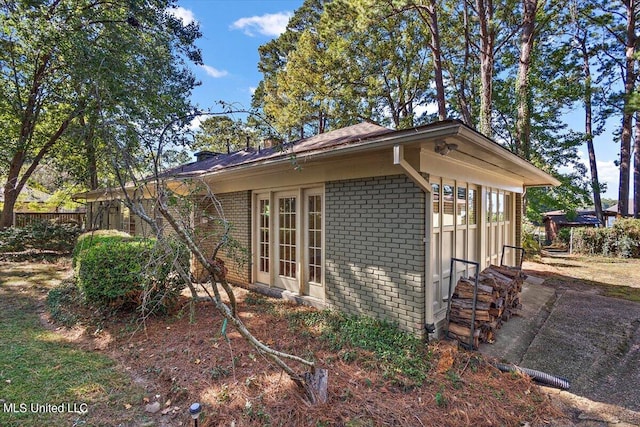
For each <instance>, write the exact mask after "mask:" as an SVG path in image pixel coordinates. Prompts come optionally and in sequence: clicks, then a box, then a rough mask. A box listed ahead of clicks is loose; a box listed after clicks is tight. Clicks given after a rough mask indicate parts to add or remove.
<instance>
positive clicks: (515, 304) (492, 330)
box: [449, 265, 526, 345]
mask: <svg viewBox="0 0 640 427" xmlns="http://www.w3.org/2000/svg"><path fill="white" fill-rule="evenodd" d="M525 277H526V276H525V275H524V274H523V273H522V272H520V271H518V270H513V269H509V268H506V267H500V266H495V265H491V266H489V267H487V268H486V269H484V270H483V271H482V272H480V273H479V274H478V286H477V288H476V291H475V293H476V295H475V298H476V299H475V302H474V299H473V298H474V287H475V281H474V280H473V279H468V278H461V279H460V280H458V283H457V284H456V287H455V289H454V291H453V295H452V296H451V303H450V311H449V331H450V336H453V337H454V338H456V339H459V340H460V341H462V342H464V343H468V342H469V335H470V331H471V318H472V317H474V320H475V322H474V343H476V344H474V345H477V342H493V341H494V340H495V336H496V331H497V330H498V329H500V327H501V326H502V322H503V321H507V320H509V319H510V318H511V316H512V315H514V314H517V311H518V308H519V307H520V306H521V304H520V292H521V290H522V284H523V282H524V278H525ZM474 305H475V316H474V313H473V308H474Z"/></svg>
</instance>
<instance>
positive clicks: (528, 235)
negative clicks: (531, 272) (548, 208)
mask: <svg viewBox="0 0 640 427" xmlns="http://www.w3.org/2000/svg"><path fill="white" fill-rule="evenodd" d="M537 233H538V231H537V227H536V226H535V225H533V224H532V223H531V222H529V221H526V220H525V221H523V223H522V247H523V248H524V253H525V258H526V257H532V256H534V255H539V254H540V242H539V239H540V237H539V236H538V234H537Z"/></svg>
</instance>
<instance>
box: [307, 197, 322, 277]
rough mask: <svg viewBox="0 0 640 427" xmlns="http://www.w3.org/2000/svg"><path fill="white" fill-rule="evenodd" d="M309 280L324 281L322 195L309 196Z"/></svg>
mask: <svg viewBox="0 0 640 427" xmlns="http://www.w3.org/2000/svg"><path fill="white" fill-rule="evenodd" d="M308 204H309V205H308V212H307V215H308V218H307V221H308V231H307V233H308V237H307V238H308V242H309V264H308V271H309V282H311V283H322V196H319V195H313V196H309V198H308Z"/></svg>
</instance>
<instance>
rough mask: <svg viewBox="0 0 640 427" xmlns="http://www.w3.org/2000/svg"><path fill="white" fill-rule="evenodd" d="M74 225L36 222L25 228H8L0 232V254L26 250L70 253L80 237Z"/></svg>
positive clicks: (76, 226)
mask: <svg viewBox="0 0 640 427" xmlns="http://www.w3.org/2000/svg"><path fill="white" fill-rule="evenodd" d="M80 231H81V230H80V227H79V226H78V225H76V224H57V223H55V222H51V221H38V222H34V223H33V224H30V225H28V226H26V227H20V228H18V227H10V228H8V229H6V230H2V231H0V252H22V251H25V250H28V249H35V250H47V251H57V252H63V253H71V251H72V250H73V248H74V246H75V244H76V240H77V238H78V236H79V235H80Z"/></svg>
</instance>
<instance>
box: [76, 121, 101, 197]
mask: <svg viewBox="0 0 640 427" xmlns="http://www.w3.org/2000/svg"><path fill="white" fill-rule="evenodd" d="M79 119H80V126H81V127H82V137H83V139H84V148H85V151H86V154H87V169H88V172H89V182H88V184H89V189H91V190H96V189H98V166H97V159H96V146H95V140H94V136H95V132H94V126H93V124H91V123H90V124H87V122H86V120H85V119H84V115H80V117H79Z"/></svg>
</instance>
